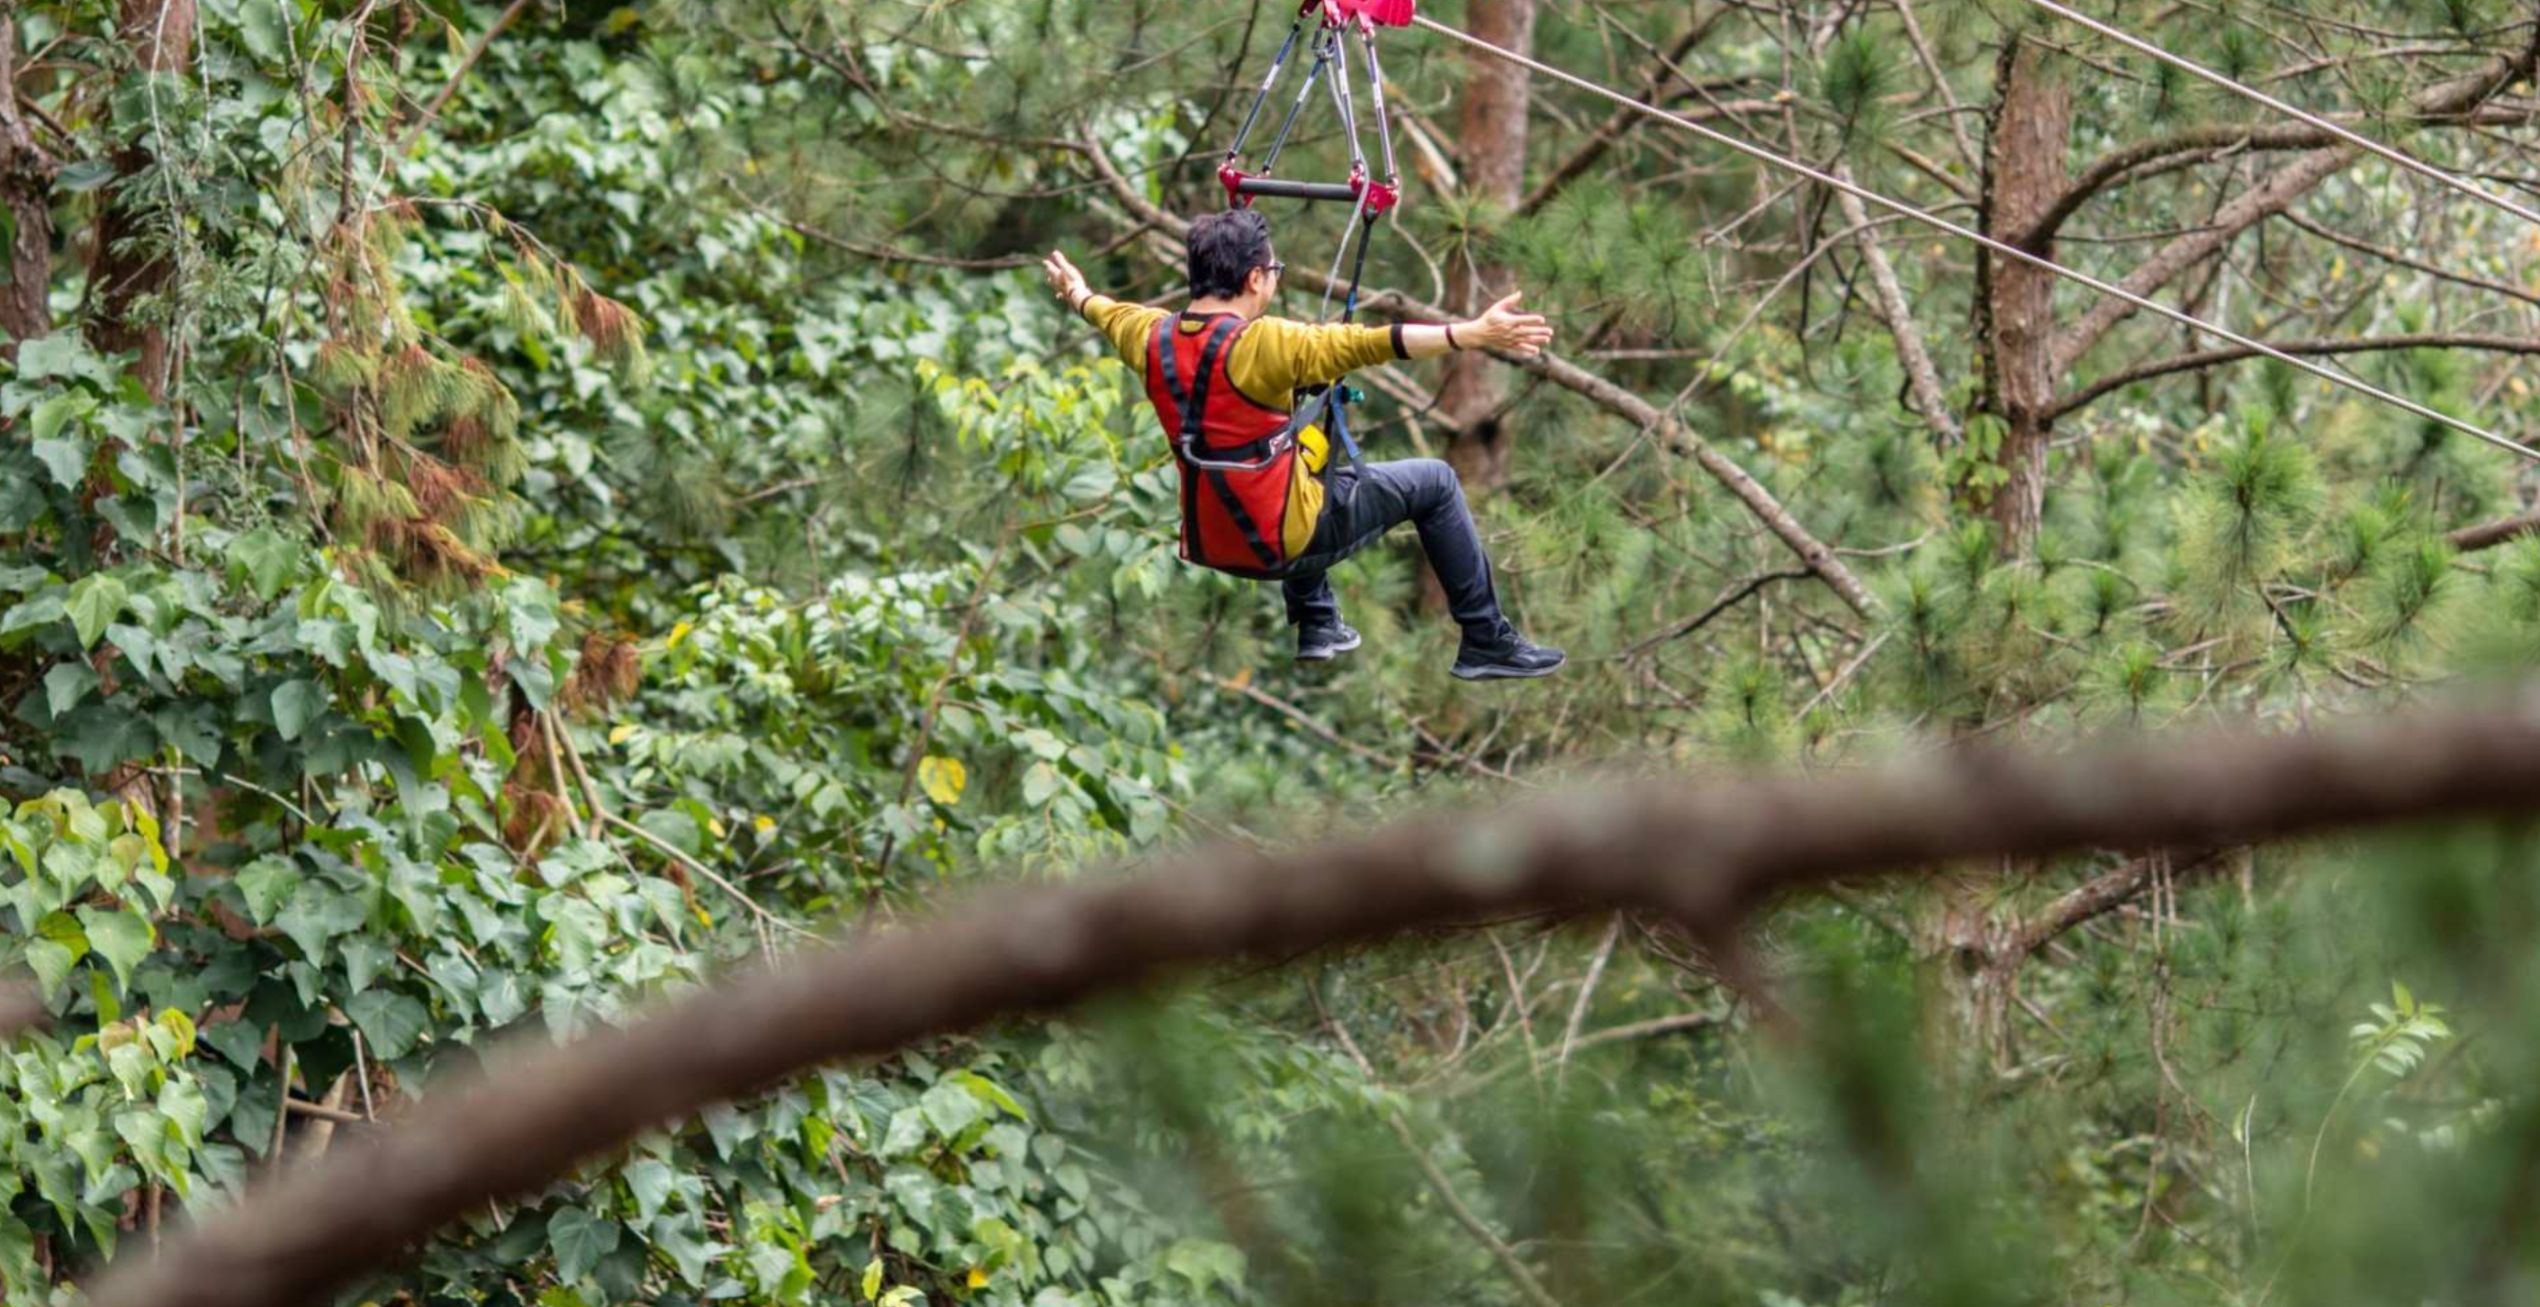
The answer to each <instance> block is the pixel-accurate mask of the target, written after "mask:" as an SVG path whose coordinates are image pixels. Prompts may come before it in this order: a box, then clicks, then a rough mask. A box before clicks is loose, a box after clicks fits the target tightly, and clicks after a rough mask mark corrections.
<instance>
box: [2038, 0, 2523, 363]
mask: <svg viewBox="0 0 2540 1307" xmlns="http://www.w3.org/2000/svg"><path fill="white" fill-rule="evenodd" d="M2535 61H2540V25H2535V26H2534V28H2533V35H2532V38H2531V42H2530V43H2529V44H2526V45H2525V46H2524V47H2523V48H2522V49H2521V50H2520V51H2519V52H2517V53H2515V54H2514V55H2512V56H2509V57H2503V58H2499V59H2497V60H2496V61H2495V64H2494V66H2493V67H2491V68H2488V69H2487V70H2485V71H2482V72H2479V73H2474V74H2471V75H2469V76H2466V77H2456V78H2453V79H2451V80H2449V81H2445V82H2442V83H2439V84H2437V85H2435V86H2432V87H2429V88H2427V89H2426V90H2424V91H2422V92H2419V93H2418V94H2417V96H2416V97H2415V99H2414V102H2413V105H2412V106H2411V107H2412V108H2413V109H2414V110H2415V118H2416V121H2417V122H2418V123H2420V124H2423V123H2428V122H2433V121H2439V120H2443V119H2451V118H2458V117H2460V116H2462V115H2464V114H2474V113H2475V111H2476V110H2478V109H2479V108H2480V107H2481V106H2482V105H2483V104H2484V103H2485V102H2486V100H2487V99H2488V97H2490V96H2492V95H2494V94H2496V93H2497V92H2498V91H2501V90H2503V89H2504V88H2505V87H2507V86H2509V85H2511V84H2513V83H2514V82H2516V81H2518V80H2521V79H2523V78H2526V77H2529V76H2531V74H2532V68H2533V65H2534V63H2535ZM2276 130H2278V129H2273V128H2270V129H2264V130H2263V131H2262V132H2260V133H2252V134H2251V135H2252V138H2253V139H2255V138H2256V137H2258V136H2260V135H2265V136H2267V137H2268V138H2269V139H2273V137H2272V133H2273V132H2274V131H2276ZM2306 130H2311V131H2314V132H2316V131H2317V129H2315V128H2309V129H2306ZM2318 134H2319V135H2321V136H2323V137H2325V136H2326V135H2327V134H2326V133H2324V132H2323V133H2318ZM2330 139H2334V138H2330ZM2361 153H2362V151H2361V150H2359V149H2358V148H2357V147H2355V146H2352V145H2346V144H2342V143H2340V144H2335V145H2330V146H2326V147H2324V148H2321V149H2316V150H2313V151H2311V152H2309V153H2307V154H2304V155H2302V156H2300V157H2298V158H2296V159H2294V160H2293V161H2292V162H2291V163H2288V164H2286V165H2284V166H2283V167H2281V168H2278V169H2276V170H2275V171H2274V172H2272V173H2269V174H2268V175H2267V176H2266V178H2265V179H2264V180H2262V181H2260V182H2259V183H2258V184H2257V185H2255V186H2252V187H2251V188H2249V189H2248V190H2246V191H2243V192H2242V193H2240V194H2239V195H2236V196H2234V197H2232V199H2231V201H2230V202H2229V203H2227V204H2225V205H2223V206H2222V207H2221V208H2220V209H2217V210H2215V212H2214V217H2213V220H2212V222H2210V223H2208V224H2207V225H2206V226H2205V227H2204V228H2202V229H2200V230H2198V231H2195V232H2191V233H2189V234H2187V235H2184V236H2181V237H2179V238H2178V239H2177V240H2175V241H2172V242H2170V243H2169V244H2167V245H2165V246H2163V247H2161V249H2160V250H2159V251H2158V252H2156V253H2154V254H2153V255H2152V257H2150V258H2149V259H2146V260H2144V262H2143V263H2142V265H2141V266H2139V267H2137V268H2136V269H2135V270H2134V271H2133V272H2132V273H2129V274H2128V275H2127V276H2126V278H2125V279H2124V280H2123V281H2122V282H2120V283H2118V284H2119V285H2121V286H2123V287H2124V288H2125V289H2126V290H2129V291H2132V292H2133V293H2135V294H2137V295H2149V294H2151V293H2152V292H2154V291H2157V290H2159V289H2160V288H2161V287H2163V286H2166V285H2168V284H2169V282H2170V280H2171V279H2172V278H2174V277H2176V276H2178V275H2179V274H2180V273H2182V272H2184V271H2186V270H2187V269H2189V268H2191V267H2194V266H2195V265H2197V264H2198V263H2201V262H2203V261H2204V260H2205V259H2207V258H2209V257H2211V256H2212V255H2213V254H2214V253H2216V252H2217V251H2219V250H2222V249H2223V248H2225V247H2226V246H2228V245H2230V244H2231V242H2232V241H2233V240H2235V239H2237V238H2238V237H2239V235H2240V233H2241V232H2243V231H2246V230H2247V229H2248V228H2249V227H2251V226H2252V225H2254V224H2256V223H2258V222H2260V221H2262V220H2264V219H2266V218H2268V217H2270V216H2272V215H2274V214H2277V213H2280V212H2282V211H2284V209H2285V208H2287V207H2288V206H2290V205H2291V204H2292V203H2293V202H2294V201H2295V200H2297V199H2300V198H2301V197H2302V196H2303V195H2305V194H2307V193H2309V192H2310V191H2311V190H2312V189H2314V188H2315V187H2317V186H2318V185H2319V184H2320V183H2322V182H2324V181H2326V180H2328V179H2329V178H2331V177H2334V176H2336V175H2337V174H2338V173H2340V172H2343V171H2345V169H2346V167H2347V166H2348V165H2349V164H2351V163H2353V162H2354V161H2355V158H2356V157H2357V156H2358V155H2359V154H2361ZM2067 195H2069V188H2068V191H2067ZM2054 207H2055V208H2057V209H2065V208H2067V207H2068V206H2067V205H2066V204H2065V203H2064V201H2063V200H2062V199H2059V200H2058V202H2057V204H2056V205H2055V206H2054ZM2052 231H2053V229H2052V228H2051V227H2049V226H2047V225H2046V224H2045V223H2044V222H2040V223H2039V224H2037V225H2035V226H2032V227H2031V228H2030V231H2029V236H2028V238H2027V240H2028V242H2029V243H2030V244H2031V245H2034V243H2035V242H2036V241H2037V239H2038V236H2039V234H2040V233H2041V232H2043V233H2045V234H2047V235H2051V234H2052ZM2135 312H2136V310H2135V307H2134V306H2133V305H2131V304H2128V303H2126V302H2124V301H2123V300H2113V299H2112V300H2103V301H2101V302H2100V303H2098V304H2096V305H2094V306H2092V308H2091V309H2090V311H2089V312H2088V313H2085V314H2083V315H2082V317H2081V320H2080V321H2078V322H2076V323H2074V324H2073V325H2072V327H2070V328H2069V329H2067V330H2065V331H2063V332H2061V333H2058V334H2057V336H2056V338H2055V345H2054V358H2053V363H2054V370H2055V371H2056V372H2057V373H2058V374H2060V373H2062V372H2064V371H2066V370H2068V369H2070V368H2071V367H2072V365H2073V363H2074V362H2075V361H2076V360H2078V359H2079V358H2081V356H2082V355H2084V354H2086V353H2089V352H2090V347H2091V346H2093V345H2095V344H2097V343H2098V342H2099V338H2100V337H2102V336H2104V335H2106V334H2107V333H2108V331H2109V329H2110V328H2113V327H2115V326H2116V325H2117V324H2118V323H2120V322H2123V321H2125V320H2126V319H2127V318H2129V317H2132V316H2133V315H2134V313H2135Z"/></svg>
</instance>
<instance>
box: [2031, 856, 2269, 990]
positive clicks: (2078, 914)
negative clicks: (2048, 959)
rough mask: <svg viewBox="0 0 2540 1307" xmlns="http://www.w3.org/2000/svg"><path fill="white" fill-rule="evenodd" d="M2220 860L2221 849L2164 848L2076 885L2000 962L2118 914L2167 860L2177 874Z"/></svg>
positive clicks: (2034, 920)
mask: <svg viewBox="0 0 2540 1307" xmlns="http://www.w3.org/2000/svg"><path fill="white" fill-rule="evenodd" d="M2221 858H2222V850H2220V849H2202V850H2198V851H2196V852H2193V853H2172V852H2170V851H2168V850H2166V849H2165V850H2160V851H2156V852H2152V853H2147V854H2144V855H2143V856H2142V857H2139V858H2130V859H2128V860H2127V861H2126V862H2125V863H2124V864H2123V865H2122V866H2119V867H2118V868H2116V869H2115V870H2113V871H2109V872H2106V873H2104V874H2101V875H2098V876H2094V877H2092V878H2090V879H2089V880H2087V881H2084V882H2082V883H2081V884H2079V885H2076V886H2074V887H2073V888H2072V889H2070V890H2068V891H2066V892H2065V893H2064V894H2062V895H2060V896H2059V897H2057V898H2056V899H2055V901H2054V902H2052V903H2049V904H2047V905H2046V906H2045V908H2043V909H2041V910H2040V911H2039V912H2038V913H2037V915H2036V916H2034V917H2031V918H2029V919H2028V920H2027V921H2026V922H2023V923H2022V924H2021V926H2020V928H2019V931H2018V932H2017V933H2016V934H2014V935H2013V936H2012V938H2011V939H2010V941H2009V942H2008V943H2007V944H2006V945H2005V946H2004V948H2003V949H2002V950H2001V952H2000V954H1999V956H1998V961H2000V962H2008V963H2017V962H2019V961H2022V960H2024V959H2026V958H2027V957H2028V956H2029V955H2030V954H2032V953H2035V952H2037V951H2038V950H2039V949H2042V948H2044V947H2046V945H2047V944H2048V943H2049V942H2050V941H2052V940H2054V939H2055V938H2056V937H2058V936H2060V935H2062V934H2064V933H2065V932H2066V931H2069V930H2072V929H2073V928H2075V927H2077V926H2079V925H2081V923H2083V922H2085V921H2088V920H2090V919H2091V918H2093V917H2099V916H2105V915H2106V914H2108V913H2110V912H2114V911H2116V910H2117V909H2118V908H2119V907H2122V906H2124V905H2125V904H2126V903H2127V902H2129V901H2131V900H2132V899H2133V898H2134V896H2135V895H2137V894H2140V893H2142V892H2143V889H2144V887H2145V886H2147V885H2150V884H2151V883H2152V877H2153V873H2154V872H2157V871H2159V870H2160V867H2161V864H2162V862H2163V861H2165V860H2166V861H2167V862H2168V863H2169V868H2170V870H2171V871H2172V872H2173V873H2175V872H2183V871H2192V870H2195V869H2197V868H2200V867H2205V866H2208V865H2210V864H2213V863H2215V862H2217V861H2219V860H2220V859H2221Z"/></svg>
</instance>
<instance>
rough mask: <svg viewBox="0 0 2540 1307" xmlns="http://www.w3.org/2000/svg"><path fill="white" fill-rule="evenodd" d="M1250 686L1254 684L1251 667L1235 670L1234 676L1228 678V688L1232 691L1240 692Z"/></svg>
mask: <svg viewBox="0 0 2540 1307" xmlns="http://www.w3.org/2000/svg"><path fill="white" fill-rule="evenodd" d="M1250 684H1252V669H1251V668H1249V667H1239V668H1237V669H1235V674H1234V675H1232V676H1229V677H1227V678H1226V688H1227V689H1230V690H1240V689H1242V688H1244V687H1245V686H1247V685H1250Z"/></svg>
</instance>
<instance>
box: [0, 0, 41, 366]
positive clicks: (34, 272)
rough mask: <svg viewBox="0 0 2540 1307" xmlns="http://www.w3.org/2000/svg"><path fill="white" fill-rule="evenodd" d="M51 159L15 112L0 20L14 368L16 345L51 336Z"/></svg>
mask: <svg viewBox="0 0 2540 1307" xmlns="http://www.w3.org/2000/svg"><path fill="white" fill-rule="evenodd" d="M52 195H53V159H52V157H51V156H50V155H47V154H46V153H45V152H44V150H43V148H42V147H41V146H38V145H37V144H36V143H35V134H34V133H33V132H30V131H28V130H27V124H26V117H25V115H23V114H22V113H20V112H19V110H18V23H17V14H16V13H15V11H14V7H13V8H12V11H11V12H10V13H9V14H7V15H6V16H5V17H0V201H5V202H6V203H7V204H8V206H9V215H10V217H11V219H12V220H13V221H14V223H15V228H16V230H15V234H14V235H13V236H12V237H11V239H10V242H9V285H8V287H7V289H6V291H5V292H0V332H6V333H8V337H9V338H8V340H7V341H6V342H5V343H0V357H5V358H6V359H7V360H8V361H9V362H10V363H13V364H14V363H15V362H17V358H18V342H19V341H21V340H28V339H32V338H34V337H36V336H41V335H44V334H46V333H48V332H50V331H52V330H53V311H52V308H51V306H50V305H49V304H48V303H47V302H46V295H47V292H48V291H49V289H50V288H51V285H52V281H53V209H52Z"/></svg>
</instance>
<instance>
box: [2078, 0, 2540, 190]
mask: <svg viewBox="0 0 2540 1307" xmlns="http://www.w3.org/2000/svg"><path fill="white" fill-rule="evenodd" d="M2028 2H2029V3H2030V4H2033V5H2036V6H2037V7H2038V8H2040V9H2043V10H2045V11H2046V12H2048V13H2050V14H2053V15H2055V16H2056V17H2058V18H2061V19H2063V20H2064V21H2066V22H2070V23H2078V24H2080V25H2081V26H2083V27H2087V28H2089V29H2090V30H2091V31H2094V32H2097V33H2098V34H2099V35H2101V36H2104V37H2106V38H2108V39H2109V40H2111V41H2114V42H2116V43H2117V44H2119V45H2122V46H2124V47H2126V48H2127V49H2129V50H2132V51H2134V52H2136V53H2137V54H2142V55H2148V56H2150V57H2151V58H2154V59H2158V60H2160V61H2161V62H2162V63H2165V64H2168V65H2169V66H2170V67H2172V68H2175V69H2177V70H2179V71H2180V72H2183V73H2186V74H2188V75H2190V76H2192V77H2196V78H2199V79H2201V80H2204V81H2207V82H2211V83H2213V84H2214V85H2216V86H2219V87H2221V88H2222V89H2224V90H2226V91H2229V92H2231V93H2232V94H2234V95H2238V96H2242V97H2245V98H2247V99H2251V100H2255V101H2257V102H2258V103H2260V104H2263V105H2265V106H2266V107H2268V108H2270V109H2273V110H2275V111H2276V112H2277V113H2280V114H2283V115H2285V116H2286V117H2288V118H2294V119H2298V120H2300V121H2301V122H2303V123H2306V124H2308V125H2310V126H2312V127H2316V128H2318V129H2320V130H2321V131H2324V132H2326V133H2328V134H2329V135H2331V136H2334V137H2336V138H2337V139H2339V140H2341V141H2344V142H2346V143H2347V144H2349V145H2353V146H2358V147H2360V148H2362V149H2365V150H2369V151H2371V152H2372V153H2373V154H2375V155H2378V156H2380V157H2381V158H2383V159H2387V160H2389V161H2390V162H2392V163H2395V164H2397V165H2399V166H2400V167H2402V168H2405V169H2407V170H2408V171H2409V172H2412V173H2415V174H2416V175H2418V176H2420V177H2423V178H2425V179H2426V180H2427V181H2430V182H2434V183H2436V184H2437V185H2441V186H2445V187H2449V188H2450V189H2452V190H2455V191H2458V192H2460V193H2461V194H2463V195H2466V196H2468V197H2470V198H2471V199H2473V200H2476V201H2478V202H2479V203H2481V204H2484V205H2487V206H2489V207H2491V208H2497V209H2502V210H2504V211H2505V212H2507V213H2510V214H2512V215H2514V216H2515V217H2517V218H2520V219H2522V220H2523V221H2524V222H2527V223H2531V224H2533V225H2534V226H2540V210H2534V209H2531V208H2528V207H2525V206H2523V205H2520V204H2517V203H2515V202H2514V201H2512V200H2510V199H2507V198H2506V197H2504V196H2502V195H2498V194H2497V193H2495V192H2494V191H2491V190H2488V189H2487V188H2486V187H2484V186H2480V185H2477V184H2475V183H2473V182H2471V181H2469V180H2467V179H2466V178H2463V177H2460V176H2458V175H2456V174H2453V173H2449V172H2445V171H2444V170H2443V169H2441V168H2437V167H2435V166H2434V165H2433V164H2430V163H2427V162H2426V161H2424V160H2423V159H2420V158H2417V157H2416V156H2415V155H2412V154H2409V153H2407V152H2406V151H2404V150H2397V149H2393V148H2391V147H2390V146H2387V145H2384V144H2382V143H2381V142H2379V141H2376V140H2374V139H2372V138H2371V137H2369V136H2365V135H2363V134H2362V133H2360V132H2355V131H2350V130H2348V129H2347V128H2344V127H2341V126H2339V125H2338V124H2336V123H2334V122H2331V121H2329V120H2328V119H2326V118H2323V117H2321V116H2319V115H2318V114H2315V113H2312V112H2311V111H2310V110H2308V109H2304V108H2302V107H2300V106H2298V105H2294V104H2289V103H2287V102H2285V101H2283V100H2279V99H2277V98H2276V97H2274V96H2272V95H2269V94H2267V93H2266V92H2264V91H2261V90H2259V89H2258V88H2256V87H2254V86H2248V85H2245V84H2243V83H2240V82H2236V81H2233V80H2232V79H2231V78H2229V77H2226V76H2224V75H2223V74H2221V73H2218V72H2215V71H2214V70H2213V69H2211V68H2207V67H2206V66H2204V65H2203V64H2200V63H2197V62H2196V61H2195V60H2193V59H2189V58H2186V57H2185V56H2182V55H2175V54H2172V53H2170V52H2169V51H2167V50H2164V49H2162V48H2161V47H2159V46H2157V45H2154V44H2152V43H2151V42H2149V41H2146V40H2144V39H2143V38H2141V37H2139V36H2135V35H2134V34H2132V33H2130V32H2127V31H2125V30H2123V29H2121V28H2116V27H2111V26H2109V25H2108V24H2106V23H2103V22H2101V21H2099V20H2098V19H2096V18H2093V17H2091V16H2090V15H2088V14H2085V13H2082V12H2081V11H2080V10H2077V9H2074V8H2072V7H2070V6H2068V5H2062V4H2058V3H2056V0H2028Z"/></svg>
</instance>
